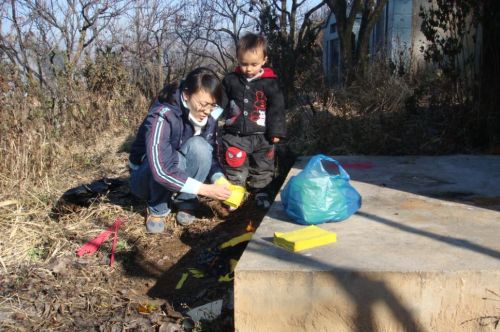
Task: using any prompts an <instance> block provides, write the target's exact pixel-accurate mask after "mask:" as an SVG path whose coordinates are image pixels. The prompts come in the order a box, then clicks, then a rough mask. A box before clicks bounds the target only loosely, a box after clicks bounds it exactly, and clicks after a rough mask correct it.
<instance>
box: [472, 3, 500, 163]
mask: <svg viewBox="0 0 500 332" xmlns="http://www.w3.org/2000/svg"><path fill="white" fill-rule="evenodd" d="M483 13H484V16H483V17H484V20H483V41H482V51H481V53H482V62H481V76H480V79H481V82H480V85H481V89H480V103H479V105H480V112H481V113H480V124H479V126H478V128H477V130H478V136H484V133H485V132H484V131H483V130H482V128H487V130H486V135H487V137H484V138H483V139H482V141H484V140H486V142H487V144H488V145H489V149H490V152H491V153H497V154H498V153H500V107H499V105H500V94H499V93H498V91H500V83H499V79H498V78H499V77H500V44H499V43H498V37H499V36H500V2H498V1H484V8H483ZM481 133H482V134H481ZM486 142H485V143H486Z"/></svg>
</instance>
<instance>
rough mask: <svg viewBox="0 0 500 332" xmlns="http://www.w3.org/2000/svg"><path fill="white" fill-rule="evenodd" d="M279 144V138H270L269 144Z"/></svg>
mask: <svg viewBox="0 0 500 332" xmlns="http://www.w3.org/2000/svg"><path fill="white" fill-rule="evenodd" d="M279 142H280V138H279V137H273V138H271V143H273V144H276V143H279Z"/></svg>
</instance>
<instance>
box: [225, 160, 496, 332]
mask: <svg viewBox="0 0 500 332" xmlns="http://www.w3.org/2000/svg"><path fill="white" fill-rule="evenodd" d="M335 158H336V159H337V160H339V161H340V162H341V163H343V164H344V165H346V166H347V171H348V172H349V174H350V175H351V178H352V184H353V185H354V186H355V187H356V189H358V191H359V192H360V193H361V195H362V197H363V206H362V208H361V209H360V211H359V212H358V213H357V214H355V215H354V216H352V217H351V218H349V219H348V220H346V221H343V222H339V223H328V224H323V225H321V226H320V227H322V228H324V229H326V230H329V231H333V232H336V233H337V238H338V242H337V243H335V244H330V245H327V246H323V247H320V248H315V249H311V250H307V251H304V252H300V253H291V252H287V251H285V250H284V249H281V248H278V247H276V246H274V245H273V244H272V236H273V234H274V232H275V231H282V232H286V231H291V230H295V229H298V228H300V227H302V226H300V225H297V224H294V223H292V222H291V219H290V218H289V217H288V216H287V215H286V213H285V212H284V210H283V207H282V204H281V198H280V196H279V195H278V197H277V198H276V201H275V203H274V204H273V206H272V207H271V209H270V210H269V212H268V214H267V215H266V217H265V218H264V220H263V221H262V223H261V225H260V227H259V228H258V229H257V231H256V233H255V235H254V237H253V239H252V240H251V241H250V243H249V245H248V247H247V249H246V250H245V252H244V254H243V256H242V257H241V259H240V261H239V263H238V265H237V267H236V271H235V282H234V288H235V291H234V301H235V304H234V305H235V309H234V315H235V328H236V330H237V331H273V332H274V331H492V330H494V329H495V323H498V320H499V319H500V212H499V211H500V156H463V155H459V156H440V157H417V156H415V157H367V156H338V157H335ZM305 162H306V160H305V159H302V160H299V161H298V162H297V163H296V165H295V167H294V168H293V169H292V171H291V172H290V174H289V176H292V175H294V174H297V173H298V172H299V171H300V169H302V168H303V166H304V165H305Z"/></svg>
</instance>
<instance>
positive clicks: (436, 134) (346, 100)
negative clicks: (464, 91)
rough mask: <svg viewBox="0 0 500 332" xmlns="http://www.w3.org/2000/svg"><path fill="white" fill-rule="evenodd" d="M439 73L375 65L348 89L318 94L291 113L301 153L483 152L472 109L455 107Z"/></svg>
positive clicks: (293, 139)
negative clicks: (397, 71) (398, 72)
mask: <svg viewBox="0 0 500 332" xmlns="http://www.w3.org/2000/svg"><path fill="white" fill-rule="evenodd" d="M449 84H451V83H450V82H446V81H444V80H443V79H442V78H440V77H438V76H437V75H436V74H435V73H429V72H427V73H421V74H419V75H418V76H416V77H411V76H410V75H403V76H399V75H395V74H393V73H392V71H391V68H389V67H388V66H387V65H385V64H383V63H378V64H375V65H374V66H372V67H371V68H370V70H369V71H368V72H367V75H366V77H365V78H364V79H362V80H357V81H355V82H354V83H353V84H352V85H351V86H349V87H347V88H343V89H337V90H330V89H327V88H325V89H321V90H317V91H315V92H314V93H313V97H312V98H310V99H311V100H314V101H315V102H314V103H310V104H311V105H308V106H304V105H299V106H297V107H295V108H294V109H292V110H291V112H290V113H289V118H290V119H289V120H290V124H291V130H290V133H291V137H290V147H291V148H292V150H293V151H294V152H295V153H296V154H299V155H300V154H315V153H318V152H321V153H326V154H333V155H335V154H378V155H381V154H385V155H397V154H430V155H435V154H443V153H444V154H447V153H470V152H473V151H478V149H480V148H481V147H480V146H477V144H475V143H474V142H473V141H472V137H473V136H474V131H475V126H474V120H475V119H474V117H475V115H474V112H472V111H471V105H470V104H467V103H464V104H454V103H452V100H453V98H452V96H451V95H450V94H453V93H454V92H453V91H454V90H453V89H450V88H449Z"/></svg>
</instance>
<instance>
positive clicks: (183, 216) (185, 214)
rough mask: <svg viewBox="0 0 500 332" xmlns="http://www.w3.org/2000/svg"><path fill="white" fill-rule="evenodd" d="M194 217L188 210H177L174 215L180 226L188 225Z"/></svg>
mask: <svg viewBox="0 0 500 332" xmlns="http://www.w3.org/2000/svg"><path fill="white" fill-rule="evenodd" d="M195 219H196V218H195V216H194V215H193V214H192V212H191V211H188V210H179V211H178V212H177V215H176V216H175V220H176V221H177V223H178V224H179V225H181V226H189V225H191V224H192V223H193V222H194V220H195Z"/></svg>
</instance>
